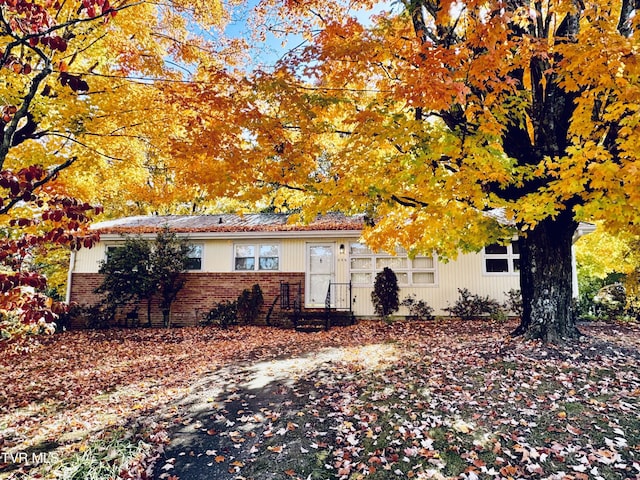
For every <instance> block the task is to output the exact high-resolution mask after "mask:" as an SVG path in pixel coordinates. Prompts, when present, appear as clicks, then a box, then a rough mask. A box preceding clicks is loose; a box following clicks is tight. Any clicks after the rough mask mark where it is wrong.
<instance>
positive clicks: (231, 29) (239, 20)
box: [225, 0, 397, 66]
mask: <svg viewBox="0 0 640 480" xmlns="http://www.w3.org/2000/svg"><path fill="white" fill-rule="evenodd" d="M257 3H258V0H249V1H248V2H247V4H246V5H243V6H237V7H233V8H229V7H227V8H228V11H230V13H231V21H230V22H229V24H228V25H227V27H226V29H225V33H226V34H227V35H229V36H232V37H233V36H235V37H244V38H248V37H249V36H250V34H251V32H250V28H249V27H248V21H249V17H250V15H251V11H252V9H253V8H254V7H255V5H256V4H257ZM396 3H397V2H392V1H381V2H380V3H379V5H377V6H376V8H374V10H371V11H361V12H356V17H358V18H359V19H360V20H361V21H362V22H363V23H366V22H367V20H368V19H369V18H370V17H371V15H373V14H374V13H379V12H381V11H384V10H390V9H391V8H393V4H396ZM396 8H397V7H396ZM283 42H284V43H285V45H284V46H283ZM303 44H304V39H303V38H302V36H301V35H287V36H286V37H285V38H282V37H276V36H275V35H274V34H272V33H269V34H267V41H266V42H265V43H262V44H259V45H256V46H255V47H253V49H252V52H251V56H252V58H253V61H254V63H255V64H256V65H258V64H261V65H266V66H273V65H274V64H275V63H276V62H277V61H278V60H279V59H280V58H282V56H283V55H285V54H286V53H287V52H288V51H290V50H291V49H293V48H296V47H298V46H300V45H303Z"/></svg>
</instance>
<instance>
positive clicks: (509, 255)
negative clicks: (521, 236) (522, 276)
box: [482, 241, 520, 275]
mask: <svg viewBox="0 0 640 480" xmlns="http://www.w3.org/2000/svg"><path fill="white" fill-rule="evenodd" d="M482 253H483V270H484V273H485V274H487V275H505V274H507V275H508V274H511V275H517V274H519V273H520V249H519V248H518V242H517V241H515V242H512V243H509V244H507V245H500V244H498V243H492V244H491V245H487V246H486V247H484V249H483V251H482Z"/></svg>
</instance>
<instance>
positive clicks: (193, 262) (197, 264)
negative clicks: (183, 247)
mask: <svg viewBox="0 0 640 480" xmlns="http://www.w3.org/2000/svg"><path fill="white" fill-rule="evenodd" d="M202 251H203V246H202V245H201V244H198V243H194V244H191V245H189V253H187V257H188V258H187V270H202Z"/></svg>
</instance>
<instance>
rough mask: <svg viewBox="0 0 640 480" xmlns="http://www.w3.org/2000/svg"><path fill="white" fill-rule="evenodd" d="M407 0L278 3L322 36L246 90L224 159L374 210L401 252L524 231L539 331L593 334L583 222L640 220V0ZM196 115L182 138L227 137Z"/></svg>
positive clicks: (376, 222) (615, 224) (285, 191)
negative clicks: (580, 262)
mask: <svg viewBox="0 0 640 480" xmlns="http://www.w3.org/2000/svg"><path fill="white" fill-rule="evenodd" d="M379 3H382V2H373V1H369V0H366V1H365V0H363V1H353V2H349V6H350V7H351V8H353V9H357V8H369V7H372V6H373V5H374V4H379ZM395 5H396V7H394V8H392V9H391V10H389V11H382V12H380V13H379V14H377V15H376V16H375V17H374V18H372V19H371V21H370V22H363V21H362V20H361V17H359V16H357V15H355V13H353V12H354V10H352V9H350V8H346V5H345V3H344V2H339V1H323V2H319V1H313V0H309V1H304V2H284V3H280V2H270V1H268V0H267V1H264V2H261V9H260V13H261V14H263V16H265V18H266V17H268V16H269V15H272V16H275V17H278V18H279V19H280V20H281V21H282V22H283V23H284V24H285V25H288V28H289V29H290V30H296V31H299V32H302V35H303V36H304V37H305V38H306V40H307V43H306V44H305V45H304V46H302V47H300V48H298V49H296V50H293V51H292V52H290V53H289V54H288V55H287V56H285V57H284V58H283V59H282V60H281V61H280V62H279V63H278V64H277V65H276V66H275V68H274V69H273V71H265V72H260V71H257V72H254V73H253V76H252V87H253V88H252V91H251V92H249V93H246V94H245V96H238V97H236V98H237V101H239V102H240V103H241V104H242V105H243V107H242V109H243V110H242V112H241V115H240V116H239V117H238V118H239V120H238V121H239V122H242V124H243V127H244V129H245V134H244V143H243V152H242V157H241V158H238V157H237V155H233V156H231V157H228V158H224V157H221V158H216V160H215V162H214V165H216V167H219V171H221V172H229V171H233V176H232V178H233V182H223V185H224V188H225V189H226V190H224V191H226V192H228V191H229V190H228V189H229V188H233V186H234V185H239V186H246V185H252V186H253V188H252V190H251V192H249V193H251V194H253V195H254V198H257V197H258V196H259V195H261V194H264V193H265V192H273V191H274V190H275V191H277V192H278V193H277V195H278V196H277V198H276V201H275V204H276V206H280V207H289V208H290V207H292V206H301V207H303V211H304V212H305V214H306V215H307V216H308V217H310V216H313V215H315V214H316V213H318V212H322V211H329V210H342V211H345V212H354V211H358V212H363V211H364V212H367V213H368V214H369V217H370V218H371V220H372V221H371V224H370V228H368V229H367V231H366V232H365V239H366V240H367V242H368V243H369V244H370V245H371V246H372V247H373V248H382V249H386V250H387V251H393V250H394V248H395V247H396V244H397V243H400V244H401V245H403V246H404V247H405V248H407V249H408V250H409V251H428V252H431V251H435V252H437V253H439V254H440V255H441V257H442V256H444V257H453V256H455V255H456V253H457V252H458V251H460V250H463V251H464V250H478V249H480V248H481V247H482V246H483V245H485V244H487V243H488V242H490V241H494V240H496V239H499V238H508V237H510V236H511V235H513V234H514V233H518V234H519V235H520V236H521V238H522V242H523V252H522V256H521V265H522V271H523V277H522V281H523V285H522V292H523V298H524V300H525V304H524V324H523V329H522V330H530V328H533V326H534V325H536V327H535V332H534V333H532V334H531V336H534V337H539V338H548V339H559V338H560V337H564V336H576V335H577V330H576V329H575V326H574V325H573V324H572V320H571V312H570V302H571V291H570V285H571V274H570V271H571V265H570V252H571V239H572V236H573V233H574V231H575V229H576V227H577V225H578V222H580V221H593V220H602V221H604V222H605V224H606V226H607V227H608V228H610V229H618V230H620V229H629V228H635V227H636V223H637V219H638V215H637V207H638V204H639V200H640V197H639V194H638V192H640V188H638V187H639V186H640V185H638V178H640V177H639V176H638V175H636V173H637V172H636V170H637V169H638V160H639V158H638V150H637V148H636V147H635V143H636V139H637V137H638V133H639V132H638V128H639V127H638V125H639V124H638V105H637V95H638V88H639V87H640V85H639V84H638V74H639V73H640V70H639V64H638V61H637V57H638V55H637V53H638V28H637V27H638V21H639V20H638V16H637V15H636V5H635V3H633V2H631V1H630V0H618V1H613V2H610V1H603V0H602V1H594V2H589V3H583V2H577V1H574V0H554V1H544V2H540V1H529V0H514V1H504V0H466V1H463V2H461V1H453V0H404V1H402V2H397V3H396V4H395ZM285 30H286V28H285ZM290 30H289V31H290ZM203 100H205V101H206V99H203ZM193 127H194V128H190V129H189V131H188V132H187V135H186V136H185V138H184V139H180V141H179V142H178V143H177V144H176V149H177V151H180V150H181V149H182V148H183V147H184V146H185V144H182V145H181V143H182V141H183V140H185V141H186V142H187V143H186V145H191V144H193V143H202V139H206V138H216V135H218V134H217V132H216V131H215V130H213V129H211V130H208V126H207V125H205V124H202V125H200V128H197V126H193ZM237 190H238V191H240V192H242V189H237ZM220 191H223V190H220ZM301 192H304V193H305V194H309V193H311V194H313V195H315V201H314V202H312V203H310V202H308V201H307V200H306V199H305V196H304V195H301ZM243 193H245V194H246V193H247V192H246V190H244V192H243ZM495 212H500V215H499V218H496V215H495ZM543 272H544V273H543ZM542 275H544V276H542ZM549 305H552V307H549Z"/></svg>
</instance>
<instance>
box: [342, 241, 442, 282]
mask: <svg viewBox="0 0 640 480" xmlns="http://www.w3.org/2000/svg"><path fill="white" fill-rule="evenodd" d="M349 257H350V265H349V267H350V269H349V270H350V276H351V283H352V284H354V285H367V286H372V285H373V282H374V281H375V277H376V273H378V272H380V271H382V270H383V269H384V267H389V268H390V269H391V270H393V272H394V273H395V274H396V277H397V278H398V284H399V285H402V286H410V285H415V286H423V285H425V286H427V285H436V277H437V275H436V274H437V264H436V261H435V259H434V258H433V257H427V256H417V257H415V258H413V259H412V258H409V256H408V255H407V252H406V251H404V250H403V249H398V251H397V252H396V255H390V254H388V253H382V252H380V253H374V252H373V251H371V250H370V249H369V248H368V247H367V246H366V245H363V244H361V243H352V244H351V245H350V246H349Z"/></svg>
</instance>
